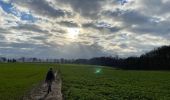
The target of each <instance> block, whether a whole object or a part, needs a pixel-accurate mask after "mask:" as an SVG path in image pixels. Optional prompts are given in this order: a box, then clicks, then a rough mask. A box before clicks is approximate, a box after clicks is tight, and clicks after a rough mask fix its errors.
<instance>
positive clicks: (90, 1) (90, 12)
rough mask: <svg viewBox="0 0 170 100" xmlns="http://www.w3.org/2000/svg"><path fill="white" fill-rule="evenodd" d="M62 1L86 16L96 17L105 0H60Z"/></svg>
mask: <svg viewBox="0 0 170 100" xmlns="http://www.w3.org/2000/svg"><path fill="white" fill-rule="evenodd" d="M58 1H60V3H64V4H69V5H70V6H71V7H72V8H73V10H74V11H76V12H78V13H79V14H81V15H82V16H84V17H90V18H96V17H97V16H98V15H99V12H100V10H101V6H102V3H104V2H103V1H105V0H58Z"/></svg>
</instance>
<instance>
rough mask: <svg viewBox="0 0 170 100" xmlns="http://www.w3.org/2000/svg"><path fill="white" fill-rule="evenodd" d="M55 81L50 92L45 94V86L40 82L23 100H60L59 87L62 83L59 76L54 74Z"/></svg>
mask: <svg viewBox="0 0 170 100" xmlns="http://www.w3.org/2000/svg"><path fill="white" fill-rule="evenodd" d="M55 76H56V79H55V81H54V82H53V84H52V92H50V93H49V94H47V89H48V88H47V85H46V83H44V82H41V83H40V84H39V85H38V86H37V87H35V88H33V89H32V90H31V91H30V92H29V93H28V94H27V95H25V96H24V97H23V100H62V93H61V87H62V86H61V85H62V81H61V78H60V75H57V72H56V73H55Z"/></svg>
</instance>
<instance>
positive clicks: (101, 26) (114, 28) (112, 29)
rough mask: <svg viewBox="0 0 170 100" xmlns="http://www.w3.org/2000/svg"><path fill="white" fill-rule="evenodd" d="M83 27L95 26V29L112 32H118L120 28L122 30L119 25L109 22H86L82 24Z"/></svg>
mask: <svg viewBox="0 0 170 100" xmlns="http://www.w3.org/2000/svg"><path fill="white" fill-rule="evenodd" d="M82 27H84V28H94V29H97V30H100V31H102V30H106V31H107V30H108V31H110V32H118V31H119V30H121V28H120V27H117V26H111V25H109V24H107V23H93V22H92V23H84V24H82Z"/></svg>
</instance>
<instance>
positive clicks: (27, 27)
mask: <svg viewBox="0 0 170 100" xmlns="http://www.w3.org/2000/svg"><path fill="white" fill-rule="evenodd" d="M11 28H12V29H16V30H25V31H33V32H38V33H48V31H47V30H43V29H42V28H41V27H40V26H37V25H35V24H18V26H13V27H11Z"/></svg>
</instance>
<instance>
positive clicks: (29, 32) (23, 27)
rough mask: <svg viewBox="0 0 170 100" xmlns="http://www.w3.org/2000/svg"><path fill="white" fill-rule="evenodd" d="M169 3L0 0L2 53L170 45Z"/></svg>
mask: <svg viewBox="0 0 170 100" xmlns="http://www.w3.org/2000/svg"><path fill="white" fill-rule="evenodd" d="M2 2H3V3H2ZM5 4H6V5H5ZM169 4H170V1H169V0H3V1H1V5H0V16H1V17H0V27H1V28H0V38H1V40H0V42H1V43H0V45H1V46H0V52H1V54H0V55H4V56H9V57H10V56H24V55H26V56H36V57H44V58H45V57H49V58H50V57H54V58H90V57H97V56H109V55H113V56H114V55H120V56H121V57H127V56H139V55H140V54H142V53H145V52H147V51H149V50H151V49H153V48H155V47H159V46H162V45H169V44H170V40H169V39H170V28H169V27H168V26H170V21H169V18H170V13H169V11H168V8H169ZM69 29H70V30H69ZM75 29H76V30H75Z"/></svg>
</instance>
